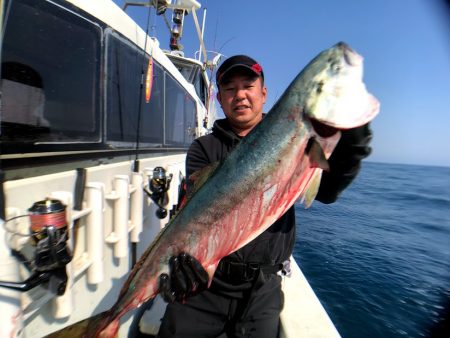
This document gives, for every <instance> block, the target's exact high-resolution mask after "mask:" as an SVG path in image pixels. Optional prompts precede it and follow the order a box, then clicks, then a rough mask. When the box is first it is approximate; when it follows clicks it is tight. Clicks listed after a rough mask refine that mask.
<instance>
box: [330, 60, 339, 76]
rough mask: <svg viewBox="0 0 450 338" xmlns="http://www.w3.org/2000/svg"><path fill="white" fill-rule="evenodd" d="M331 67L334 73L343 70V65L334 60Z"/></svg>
mask: <svg viewBox="0 0 450 338" xmlns="http://www.w3.org/2000/svg"><path fill="white" fill-rule="evenodd" d="M330 69H331V71H332V72H333V73H339V72H340V70H341V65H340V64H339V63H337V62H333V63H331V64H330Z"/></svg>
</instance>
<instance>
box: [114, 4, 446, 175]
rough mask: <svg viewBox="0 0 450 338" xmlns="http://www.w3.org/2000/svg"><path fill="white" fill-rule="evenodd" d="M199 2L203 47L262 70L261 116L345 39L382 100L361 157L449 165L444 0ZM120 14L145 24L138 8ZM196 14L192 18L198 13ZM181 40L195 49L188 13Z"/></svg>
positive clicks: (160, 26) (157, 23) (162, 31)
mask: <svg viewBox="0 0 450 338" xmlns="http://www.w3.org/2000/svg"><path fill="white" fill-rule="evenodd" d="M199 1H200V3H201V4H202V8H205V7H206V8H207V13H206V32H205V43H206V48H207V49H208V50H215V51H219V52H220V53H221V54H224V56H225V57H228V56H231V55H234V54H248V55H250V56H252V57H254V58H255V59H256V60H258V61H259V62H260V64H261V65H262V66H263V69H264V73H265V79H266V86H267V88H268V92H269V95H268V101H267V103H266V111H269V109H270V107H271V106H272V105H273V104H274V103H275V101H276V99H277V98H278V97H279V96H280V95H281V94H282V93H283V91H284V90H285V88H286V87H287V86H288V85H289V83H290V82H291V80H292V79H293V78H294V77H295V75H296V74H297V73H298V72H299V71H300V70H301V69H302V68H303V67H304V66H305V65H306V64H307V63H308V62H309V61H310V60H311V59H312V58H313V57H314V56H315V55H316V54H317V53H319V52H320V51H321V50H324V49H326V48H328V47H330V46H332V45H334V44H335V43H336V42H338V41H345V42H347V43H348V44H350V46H352V47H353V49H355V50H356V51H357V52H358V53H360V54H361V55H362V56H363V57H364V60H365V74H364V82H365V83H366V86H367V88H368V90H369V91H370V92H372V93H373V94H374V95H375V96H376V97H377V98H378V99H379V101H380V102H381V110H380V114H379V115H378V116H377V117H376V119H375V120H374V121H373V123H372V129H373V131H374V140H373V144H372V145H373V153H372V155H371V157H370V158H369V159H370V160H371V161H377V162H390V163H410V164H426V165H441V166H450V151H449V150H448V147H450V13H449V8H447V7H446V6H445V1H441V0H377V1H374V0H373V1H370V0H340V1H336V0H314V1H310V0H286V1H281V2H278V1H255V0H247V1H244V0H226V1H225V0H222V1H218V0H209V1H208V0H203V1H201V0H199ZM115 2H116V3H118V4H119V5H122V3H123V1H122V0H115ZM127 13H128V14H129V15H130V16H131V17H132V18H134V19H135V20H136V21H137V22H138V23H139V24H141V25H142V26H145V24H146V14H147V12H146V10H145V9H142V8H140V9H136V8H132V9H128V10H127ZM153 13H154V12H153ZM197 15H198V17H199V19H200V20H201V19H202V17H203V12H202V11H199V12H198V13H197ZM151 18H152V20H151V23H152V28H151V30H150V35H152V36H157V37H159V38H160V39H161V41H160V43H161V47H163V48H168V37H167V29H166V26H165V24H164V22H163V20H162V19H161V17H157V18H156V17H155V16H154V15H152V17H151ZM169 19H170V17H169ZM181 43H182V44H183V45H184V47H185V49H184V52H185V54H186V55H187V56H193V55H194V52H195V51H196V50H198V48H199V47H198V40H197V36H196V33H195V28H194V24H193V20H192V17H191V15H188V16H187V17H186V19H185V28H184V32H183V37H182V39H181Z"/></svg>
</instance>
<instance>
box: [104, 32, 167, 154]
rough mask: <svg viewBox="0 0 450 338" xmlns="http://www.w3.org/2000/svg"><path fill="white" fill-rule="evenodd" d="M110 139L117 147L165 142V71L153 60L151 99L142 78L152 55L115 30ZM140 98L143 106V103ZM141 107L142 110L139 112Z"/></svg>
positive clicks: (110, 44)
mask: <svg viewBox="0 0 450 338" xmlns="http://www.w3.org/2000/svg"><path fill="white" fill-rule="evenodd" d="M106 41H107V60H108V61H107V77H106V81H107V83H106V88H107V94H106V95H107V100H106V112H107V114H106V115H107V140H108V142H109V143H112V144H113V145H115V146H130V144H133V143H135V142H136V139H137V133H139V142H140V144H139V146H140V147H145V146H161V145H162V143H163V117H164V106H163V103H164V79H163V77H164V73H163V70H162V69H161V67H160V66H159V65H158V64H157V63H156V62H155V61H153V76H152V91H151V95H150V99H149V100H148V101H147V99H146V96H145V87H144V86H143V87H142V88H141V81H142V77H144V78H145V75H146V74H147V72H148V67H149V56H148V55H145V56H144V55H143V52H142V50H139V49H138V48H137V47H136V46H135V45H134V44H132V43H131V42H129V41H128V40H126V39H124V38H122V37H121V36H119V35H118V34H117V33H115V32H109V33H108V34H107V39H106ZM139 100H140V105H139ZM139 110H140V112H139Z"/></svg>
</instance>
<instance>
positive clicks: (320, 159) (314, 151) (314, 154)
mask: <svg viewBox="0 0 450 338" xmlns="http://www.w3.org/2000/svg"><path fill="white" fill-rule="evenodd" d="M306 152H307V154H308V157H309V162H310V164H311V167H312V168H321V169H323V170H325V171H329V170H330V165H329V164H328V161H327V158H326V156H325V153H324V151H323V149H322V146H321V145H320V143H319V142H317V140H316V138H315V137H311V138H310V139H309V140H308V145H307V146H306Z"/></svg>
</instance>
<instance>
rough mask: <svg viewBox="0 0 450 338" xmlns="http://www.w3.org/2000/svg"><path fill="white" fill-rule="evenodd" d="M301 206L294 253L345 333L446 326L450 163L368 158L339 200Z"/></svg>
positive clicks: (407, 332) (420, 332)
mask: <svg viewBox="0 0 450 338" xmlns="http://www.w3.org/2000/svg"><path fill="white" fill-rule="evenodd" d="M296 209H297V211H296V212H297V242H296V246H295V249H294V257H295V259H296V261H297V262H298V264H299V265H300V268H301V269H302V271H303V273H304V274H305V276H306V278H307V279H308V281H309V282H310V284H311V286H312V288H313V289H314V291H315V292H316V295H317V296H318V298H319V299H320V301H321V303H322V304H323V306H324V308H325V309H326V311H327V312H328V314H329V316H330V318H331V320H332V321H333V322H334V324H335V325H336V328H337V329H338V331H339V333H340V334H341V335H342V337H345V338H360V337H364V338H370V337H377V338H378V337H383V338H385V337H430V334H431V332H436V331H437V330H436V328H439V327H440V328H442V322H443V317H444V316H445V312H446V314H447V319H448V315H449V311H450V168H447V167H433V166H416V165H399V164H383V163H373V162H363V165H362V169H361V172H360V174H359V175H358V177H357V178H356V179H355V181H354V182H353V183H352V185H351V186H350V187H349V188H347V189H346V190H345V191H344V192H343V193H342V195H341V196H340V198H339V200H338V201H337V202H335V203H333V204H329V205H325V204H321V203H320V202H314V203H313V205H312V206H311V208H309V209H304V207H303V206H302V205H300V204H296ZM447 325H448V322H447ZM447 327H448V326H447ZM447 337H450V332H448V336H447Z"/></svg>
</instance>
